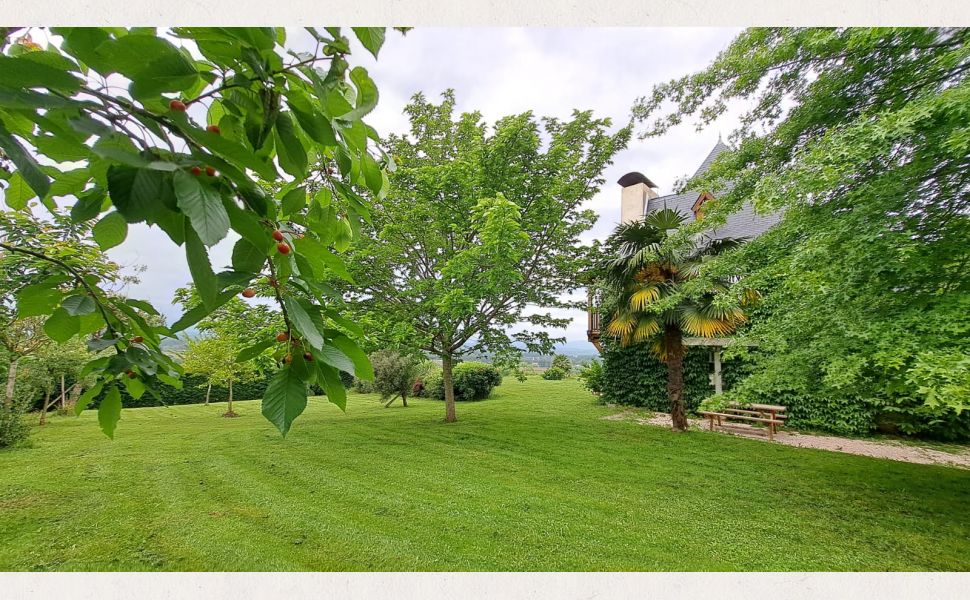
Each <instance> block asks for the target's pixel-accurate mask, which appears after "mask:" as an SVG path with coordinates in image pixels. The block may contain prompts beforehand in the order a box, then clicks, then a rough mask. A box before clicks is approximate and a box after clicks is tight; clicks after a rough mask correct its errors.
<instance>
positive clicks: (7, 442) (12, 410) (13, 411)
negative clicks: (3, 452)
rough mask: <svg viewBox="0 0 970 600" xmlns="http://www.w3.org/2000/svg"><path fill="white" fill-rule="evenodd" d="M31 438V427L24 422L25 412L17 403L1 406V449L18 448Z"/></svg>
mask: <svg viewBox="0 0 970 600" xmlns="http://www.w3.org/2000/svg"><path fill="white" fill-rule="evenodd" d="M29 436H30V425H28V424H27V422H26V421H24V410H23V407H22V406H18V405H17V403H15V404H14V406H11V407H9V408H8V407H6V406H2V405H0V448H9V447H11V446H16V445H18V444H20V443H21V442H23V441H24V440H26V439H27V438H28V437H29Z"/></svg>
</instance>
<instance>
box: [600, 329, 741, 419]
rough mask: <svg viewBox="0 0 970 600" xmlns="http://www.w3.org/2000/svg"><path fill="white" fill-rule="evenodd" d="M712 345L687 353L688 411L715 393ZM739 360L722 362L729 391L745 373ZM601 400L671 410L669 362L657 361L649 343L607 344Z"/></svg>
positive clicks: (685, 389)
mask: <svg viewBox="0 0 970 600" xmlns="http://www.w3.org/2000/svg"><path fill="white" fill-rule="evenodd" d="M710 353H711V350H710V349H709V348H699V347H691V348H688V349H687V353H686V354H685V356H684V401H685V402H686V405H687V410H688V411H690V412H693V411H696V410H697V406H698V405H699V404H700V403H701V400H703V399H704V398H707V397H708V396H710V395H712V394H713V393H714V387H713V386H712V385H711V380H710V374H711V373H712V372H713V366H712V365H711V363H710ZM745 372H746V371H745V368H744V365H743V364H742V363H741V362H740V361H738V360H733V361H725V360H722V361H721V382H722V385H723V387H724V389H725V391H726V390H728V389H730V387H731V385H732V384H733V383H734V382H735V381H737V380H739V379H740V378H741V377H743V376H744V375H745ZM600 399H601V401H602V402H605V403H609V404H623V405H628V406H639V407H643V408H648V409H650V410H656V411H661V412H670V400H668V398H667V365H665V364H664V363H662V362H660V361H659V360H657V359H656V358H655V357H654V356H653V355H652V354H651V353H650V348H649V345H647V344H637V345H634V346H629V347H626V348H622V347H620V346H619V345H614V344H608V345H607V346H606V348H605V349H604V352H603V377H602V395H601V396H600Z"/></svg>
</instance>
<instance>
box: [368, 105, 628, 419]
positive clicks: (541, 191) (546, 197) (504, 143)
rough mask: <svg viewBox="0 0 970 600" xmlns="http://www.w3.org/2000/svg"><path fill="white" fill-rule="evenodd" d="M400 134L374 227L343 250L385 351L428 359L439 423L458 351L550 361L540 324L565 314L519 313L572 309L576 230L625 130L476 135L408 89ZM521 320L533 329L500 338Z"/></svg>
mask: <svg viewBox="0 0 970 600" xmlns="http://www.w3.org/2000/svg"><path fill="white" fill-rule="evenodd" d="M405 112H406V114H407V115H408V117H409V118H410V121H411V132H410V135H404V136H391V137H390V138H388V140H387V149H388V151H389V152H390V153H391V154H392V156H393V157H394V160H395V161H396V163H397V169H396V170H395V171H394V172H393V173H392V174H391V186H390V189H389V191H388V193H387V195H386V196H385V197H384V198H382V199H381V200H380V201H379V202H378V203H377V209H378V210H376V211H375V214H374V220H373V226H372V227H371V226H368V227H365V229H364V231H363V234H362V235H361V237H360V238H359V240H357V241H356V242H355V243H354V247H353V254H354V261H353V264H352V269H351V270H352V273H353V274H354V275H355V278H356V281H357V282H358V287H357V288H356V289H351V290H350V294H349V296H350V298H352V299H353V300H355V301H356V302H358V303H359V304H358V306H359V309H360V310H361V311H362V312H364V313H365V315H364V317H365V318H366V319H367V321H368V322H370V323H373V324H375V325H376V327H375V330H376V331H378V332H379V333H378V335H379V336H380V337H381V338H382V339H384V340H386V343H387V344H397V345H405V346H408V347H411V348H417V349H420V350H423V351H425V352H428V353H431V354H433V355H435V356H437V357H439V358H440V359H441V362H442V370H443V379H444V386H445V420H446V421H449V422H451V421H454V420H455V419H456V415H455V403H454V387H453V382H452V366H453V365H454V363H455V361H456V360H457V359H458V358H459V357H460V356H461V355H462V354H464V353H466V352H471V351H478V350H488V351H492V352H494V353H496V354H497V355H498V356H499V357H514V356H516V355H517V353H518V350H517V348H516V346H514V345H513V344H514V342H521V343H522V344H523V345H525V347H527V348H528V349H529V350H532V351H540V352H549V351H551V349H552V346H553V343H554V342H555V340H554V339H551V338H550V337H549V335H548V333H546V332H545V331H544V330H543V328H546V327H563V326H565V324H566V323H568V319H558V318H554V317H552V316H551V315H550V314H549V313H541V312H540V313H531V314H526V309H527V307H530V308H538V309H548V308H562V307H567V306H571V304H570V303H568V302H565V301H563V300H561V297H562V295H563V294H565V293H567V292H569V291H570V290H572V289H574V288H576V287H577V283H576V276H577V274H578V273H579V272H580V271H581V270H582V267H583V265H585V264H586V261H587V260H588V258H589V257H588V248H585V247H583V246H582V245H580V244H579V235H580V234H581V233H583V232H584V231H587V230H588V229H589V228H590V227H591V226H592V225H593V223H594V221H595V219H596V215H595V213H593V211H591V210H587V209H584V208H583V206H582V205H583V203H584V202H585V201H587V200H589V199H590V198H592V197H593V195H594V194H595V193H596V191H597V189H598V187H599V186H600V185H601V184H602V183H603V180H602V178H601V176H600V174H601V173H602V171H603V168H604V167H605V166H606V165H608V164H610V162H611V160H612V159H613V156H614V155H615V154H616V152H617V151H619V150H620V149H622V148H623V147H625V145H626V143H627V141H628V139H629V135H630V130H629V128H621V129H620V130H618V131H616V132H612V133H611V132H610V131H609V127H610V121H609V120H608V119H595V118H594V117H593V115H592V113H590V112H579V111H576V112H574V113H573V115H572V117H571V118H570V119H569V120H567V121H561V120H559V119H554V118H545V119H542V120H541V124H540V122H537V120H536V119H535V117H534V116H533V115H532V114H531V113H523V114H520V115H514V116H509V117H505V118H503V119H500V120H499V121H498V122H497V123H495V125H494V126H492V127H489V126H488V125H487V124H486V123H485V122H484V121H483V120H482V116H481V114H480V113H477V112H471V113H464V114H461V115H455V114H454V113H455V96H454V94H453V93H452V92H451V91H448V92H446V93H445V94H444V98H443V100H442V102H441V103H440V104H434V103H431V102H429V101H427V100H426V99H425V98H424V97H423V96H422V95H420V94H417V95H415V96H414V97H413V99H412V102H411V103H410V104H409V105H408V106H407V107H406V109H405ZM522 321H525V322H527V323H529V324H531V325H533V326H535V327H536V329H535V330H532V331H525V332H520V333H515V334H512V333H510V331H509V330H510V328H511V327H512V326H514V325H515V324H517V323H519V322H522Z"/></svg>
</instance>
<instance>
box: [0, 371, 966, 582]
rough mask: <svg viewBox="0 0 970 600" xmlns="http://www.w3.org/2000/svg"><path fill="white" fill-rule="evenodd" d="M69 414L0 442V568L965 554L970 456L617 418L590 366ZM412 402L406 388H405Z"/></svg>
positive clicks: (806, 563)
mask: <svg viewBox="0 0 970 600" xmlns="http://www.w3.org/2000/svg"><path fill="white" fill-rule="evenodd" d="M237 406H238V408H237V409H236V410H237V412H239V413H241V415H242V416H241V417H240V418H238V419H223V418H220V417H219V415H220V414H221V413H222V412H223V410H224V405H213V406H209V407H205V406H199V405H195V406H178V407H173V408H141V409H132V410H126V411H124V414H123V415H122V420H121V422H120V423H119V426H118V430H117V433H116V439H115V440H114V441H111V440H108V439H107V438H105V437H104V436H102V434H101V432H100V431H99V430H98V427H97V422H96V415H95V414H94V413H93V412H91V411H88V412H87V413H85V414H84V415H82V416H81V417H80V418H77V419H75V418H73V417H62V418H55V419H54V420H53V423H52V424H50V425H48V426H47V427H45V428H43V429H39V430H35V433H34V437H33V440H34V442H33V447H32V448H27V449H19V450H14V451H5V452H0V570H97V571H101V570H173V571H180V570H299V571H305V570H310V571H313V570H322V571H328V570H340V571H343V570H349V571H356V570H391V571H394V570H429V571H436V570H438V571H448V570H510V571H522V570H539V571H545V570H643V571H651V570H877V571H878V570H937V569H939V570H967V569H968V568H970V471H964V470H959V469H954V468H947V467H934V466H924V465H911V464H904V463H896V462H890V461H884V460H877V459H871V458H865V457H860V456H852V455H847V454H836V453H830V452H824V451H816V450H805V449H797V448H791V447H787V446H782V445H774V444H766V443H764V442H760V441H753V440H746V439H741V438H736V437H731V436H725V435H719V434H712V433H706V432H693V433H689V434H674V433H672V432H670V431H667V430H665V429H661V428H656V427H648V426H642V425H636V424H634V423H630V422H615V421H605V420H602V419H600V417H601V416H603V415H606V414H609V413H610V412H612V411H611V410H610V409H608V408H606V407H602V406H597V405H595V404H594V402H593V399H592V397H591V396H589V395H588V394H586V393H585V392H583V391H582V390H581V388H580V387H579V385H578V384H577V383H576V382H575V381H543V380H541V379H532V380H530V381H528V382H526V383H518V382H516V381H514V380H512V379H507V380H506V383H505V384H504V385H503V386H502V387H500V388H498V390H497V391H496V393H495V394H494V397H493V398H492V399H490V400H487V401H484V402H477V403H460V404H459V406H458V417H459V422H458V423H455V424H452V425H445V424H443V423H442V422H441V416H442V413H443V406H442V404H441V403H440V402H435V401H432V400H417V401H415V402H414V403H413V405H412V406H410V407H408V408H406V409H404V408H400V407H392V408H389V409H384V408H381V407H380V405H379V404H378V403H377V401H376V397H374V396H360V395H352V396H351V399H350V402H349V405H348V409H347V413H346V414H343V413H341V412H340V410H339V409H337V408H336V407H334V406H332V405H330V404H329V403H327V402H326V401H324V400H322V399H314V400H313V401H311V404H310V407H309V408H308V409H307V412H306V413H305V414H304V415H303V417H302V418H300V419H299V420H298V421H297V423H296V424H295V425H294V428H293V430H292V431H291V432H290V434H289V436H288V437H287V438H286V439H285V440H283V439H281V438H280V436H279V434H278V433H277V432H276V431H275V429H274V428H273V427H272V426H271V425H270V424H269V423H268V422H266V421H265V420H264V419H263V418H262V416H260V414H259V405H258V403H256V402H240V403H237ZM396 406H397V405H396Z"/></svg>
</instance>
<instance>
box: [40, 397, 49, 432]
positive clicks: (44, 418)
mask: <svg viewBox="0 0 970 600" xmlns="http://www.w3.org/2000/svg"><path fill="white" fill-rule="evenodd" d="M50 405H51V393H50V391H48V392H45V393H44V408H43V409H41V411H40V424H41V425H46V424H47V409H48V408H50Z"/></svg>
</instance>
